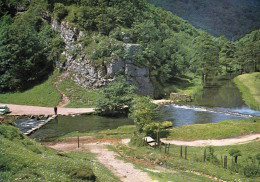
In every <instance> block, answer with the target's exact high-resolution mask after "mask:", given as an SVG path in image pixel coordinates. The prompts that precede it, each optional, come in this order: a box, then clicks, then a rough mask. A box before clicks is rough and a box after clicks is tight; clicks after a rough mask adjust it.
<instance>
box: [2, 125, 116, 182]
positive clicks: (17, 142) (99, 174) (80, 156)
mask: <svg viewBox="0 0 260 182" xmlns="http://www.w3.org/2000/svg"><path fill="white" fill-rule="evenodd" d="M16 180H19V181H26V182H28V181H96V180H97V181H109V182H110V181H111V182H114V181H119V180H118V179H117V178H116V177H115V176H114V175H113V174H112V173H111V172H110V171H108V170H107V169H106V168H105V167H104V166H103V165H101V164H100V163H98V162H97V161H96V160H95V156H94V155H92V154H90V153H75V152H69V153H64V152H59V151H56V150H54V149H50V148H48V147H45V146H42V145H40V144H39V143H37V142H35V141H34V140H31V139H29V138H28V137H26V136H24V135H22V134H21V132H20V131H19V130H18V129H17V128H14V127H11V126H7V125H0V181H6V182H9V181H10V182H11V181H16Z"/></svg>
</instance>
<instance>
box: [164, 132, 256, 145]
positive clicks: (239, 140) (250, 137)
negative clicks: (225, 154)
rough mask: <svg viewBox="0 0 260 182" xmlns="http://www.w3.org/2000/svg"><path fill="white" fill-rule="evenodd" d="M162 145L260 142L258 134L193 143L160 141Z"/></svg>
mask: <svg viewBox="0 0 260 182" xmlns="http://www.w3.org/2000/svg"><path fill="white" fill-rule="evenodd" d="M161 141H162V142H164V143H170V144H174V145H185V146H210V145H211V146H225V145H238V144H245V143H248V142H251V141H260V134H250V135H244V136H240V137H236V138H225V139H213V140H195V141H181V140H166V139H161Z"/></svg>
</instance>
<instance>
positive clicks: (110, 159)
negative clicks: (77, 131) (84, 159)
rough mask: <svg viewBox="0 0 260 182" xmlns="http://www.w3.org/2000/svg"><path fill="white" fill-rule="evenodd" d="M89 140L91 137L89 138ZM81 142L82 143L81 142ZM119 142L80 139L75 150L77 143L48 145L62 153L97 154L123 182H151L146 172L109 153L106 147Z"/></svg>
mask: <svg viewBox="0 0 260 182" xmlns="http://www.w3.org/2000/svg"><path fill="white" fill-rule="evenodd" d="M90 138H91V137H90ZM82 140H83V141H82ZM116 143H119V141H116V140H115V141H112V142H111V141H109V142H106V141H101V142H100V141H96V142H93V141H91V139H90V140H88V137H85V138H84V137H83V138H82V137H81V138H80V148H77V142H75V141H72V142H65V143H63V142H62V143H56V144H54V145H50V144H49V145H48V144H47V146H49V147H51V148H54V149H56V150H62V151H85V150H89V151H90V152H91V153H95V154H97V160H98V161H99V162H100V163H102V164H103V165H104V166H105V167H107V168H108V169H109V170H110V171H111V172H112V173H113V174H114V175H115V176H117V177H118V178H119V179H120V180H121V181H123V182H133V181H134V182H144V181H145V182H153V181H155V180H152V179H151V178H150V177H149V176H148V174H147V173H146V172H143V171H141V170H139V169H136V168H135V167H134V165H133V164H132V163H129V162H124V161H122V160H119V159H117V157H118V156H119V155H118V154H117V153H115V152H113V151H109V150H108V149H107V148H106V145H111V144H116Z"/></svg>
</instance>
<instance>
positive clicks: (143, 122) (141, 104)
mask: <svg viewBox="0 0 260 182" xmlns="http://www.w3.org/2000/svg"><path fill="white" fill-rule="evenodd" d="M156 107H157V106H156V105H155V104H154V103H152V100H151V98H150V97H138V98H136V99H135V100H134V102H133V105H132V107H131V108H130V112H131V113H130V117H131V118H132V119H133V120H134V122H135V125H136V129H137V131H138V132H139V133H142V132H144V131H145V130H146V131H147V129H146V128H148V130H149V128H151V130H153V129H154V128H155V126H153V124H151V123H152V122H153V121H154V118H155V116H156V115H157V111H156ZM149 124H151V126H148V125H149ZM145 127H146V128H145Z"/></svg>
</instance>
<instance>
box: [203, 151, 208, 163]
mask: <svg viewBox="0 0 260 182" xmlns="http://www.w3.org/2000/svg"><path fill="white" fill-rule="evenodd" d="M206 156H207V149H204V156H203V161H204V162H206Z"/></svg>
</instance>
